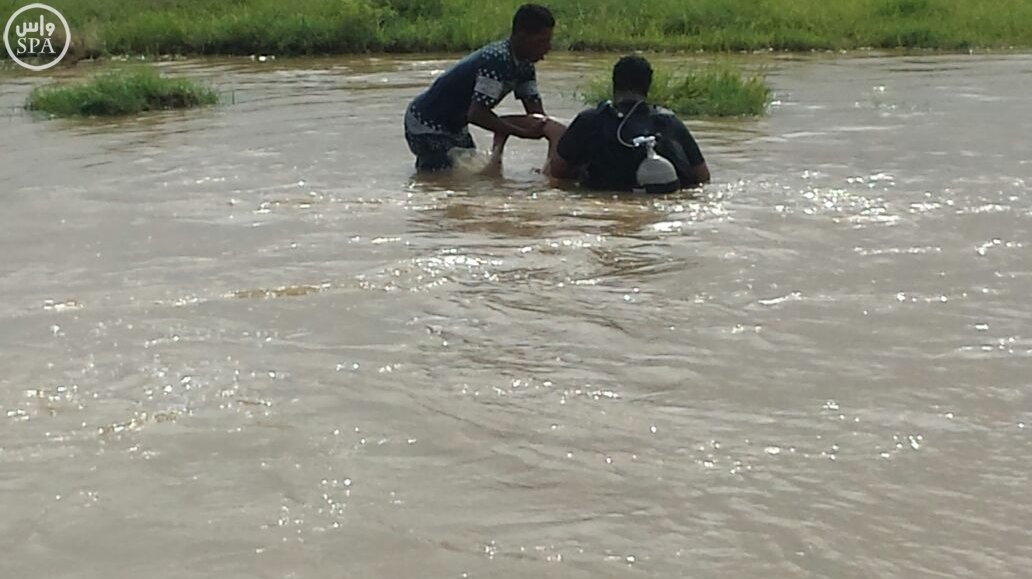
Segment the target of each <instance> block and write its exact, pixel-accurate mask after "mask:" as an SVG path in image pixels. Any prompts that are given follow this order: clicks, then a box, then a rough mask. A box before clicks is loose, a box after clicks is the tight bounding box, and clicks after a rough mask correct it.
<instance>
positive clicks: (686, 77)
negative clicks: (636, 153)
mask: <svg viewBox="0 0 1032 579" xmlns="http://www.w3.org/2000/svg"><path fill="white" fill-rule="evenodd" d="M611 87H612V77H611V75H610V74H608V73H607V74H604V75H601V76H598V77H595V78H594V79H592V81H591V82H590V84H589V85H588V86H587V88H586V89H585V90H584V91H583V93H582V94H581V97H582V100H583V101H584V102H585V103H587V104H591V105H594V104H598V103H600V102H602V101H604V100H606V99H609V98H611V95H612V90H611ZM769 97H770V87H769V86H767V83H766V81H765V80H764V78H763V76H762V75H760V74H756V75H749V74H746V73H744V72H742V71H741V70H740V69H739V68H736V67H733V66H731V65H729V64H724V63H717V64H709V65H703V66H699V67H694V68H689V69H686V70H668V69H666V68H659V67H657V68H656V70H655V72H654V73H653V78H652V89H651V90H650V91H649V102H650V103H652V104H656V105H660V106H663V107H666V108H668V109H670V110H672V111H674V112H675V113H677V114H678V115H681V116H684V117H742V116H759V115H762V114H763V113H764V112H765V111H766V109H767V101H768V99H769Z"/></svg>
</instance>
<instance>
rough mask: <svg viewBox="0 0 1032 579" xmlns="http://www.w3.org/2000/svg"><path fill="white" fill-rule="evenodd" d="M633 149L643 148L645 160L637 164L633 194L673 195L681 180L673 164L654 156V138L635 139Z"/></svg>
mask: <svg viewBox="0 0 1032 579" xmlns="http://www.w3.org/2000/svg"><path fill="white" fill-rule="evenodd" d="M631 142H632V143H634V146H635V147H642V146H644V147H645V158H644V159H642V161H641V163H640V164H638V171H637V173H635V175H636V176H637V181H638V187H636V188H635V189H634V192H635V193H673V192H675V191H679V190H680V189H681V179H680V177H678V176H677V169H675V168H674V164H673V163H671V162H670V161H668V160H666V159H665V158H663V157H661V156H659V155H657V154H656V137H655V136H653V135H648V136H644V135H643V136H640V137H635V138H634V140H633V141H631Z"/></svg>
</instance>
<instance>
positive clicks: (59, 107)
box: [25, 68, 218, 117]
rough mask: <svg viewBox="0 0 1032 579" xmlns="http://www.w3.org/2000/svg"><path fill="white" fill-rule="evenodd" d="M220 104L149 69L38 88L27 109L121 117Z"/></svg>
mask: <svg viewBox="0 0 1032 579" xmlns="http://www.w3.org/2000/svg"><path fill="white" fill-rule="evenodd" d="M217 102H218V95H217V94H216V93H215V91H213V90H212V89H210V88H208V87H204V86H201V85H198V84H196V83H194V82H192V81H190V80H187V79H174V78H167V77H163V76H161V75H159V74H158V73H157V71H155V70H153V69H150V68H130V69H125V70H119V71H114V72H109V73H105V74H101V75H98V76H96V77H94V78H93V79H92V80H90V81H88V82H86V83H84V84H75V85H49V86H39V87H36V88H35V89H33V90H32V93H30V94H29V99H28V102H27V103H26V105H25V108H27V109H29V110H33V111H42V112H45V113H49V114H51V115H55V116H59V117H71V116H118V115H131V114H135V113H140V112H144V111H155V110H167V109H184V108H191V107H197V106H202V105H212V104H215V103H217Z"/></svg>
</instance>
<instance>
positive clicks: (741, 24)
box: [0, 0, 1032, 57]
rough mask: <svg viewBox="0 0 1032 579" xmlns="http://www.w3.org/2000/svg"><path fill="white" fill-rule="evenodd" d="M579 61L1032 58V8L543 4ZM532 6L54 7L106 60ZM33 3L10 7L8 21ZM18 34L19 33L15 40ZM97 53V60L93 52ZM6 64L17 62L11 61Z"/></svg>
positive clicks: (501, 22) (904, 2) (476, 18)
mask: <svg viewBox="0 0 1032 579" xmlns="http://www.w3.org/2000/svg"><path fill="white" fill-rule="evenodd" d="M539 1H541V2H542V3H544V4H546V5H548V6H549V7H550V8H551V9H552V11H553V12H554V13H555V15H556V18H557V19H558V28H557V30H556V40H555V45H556V48H558V49H563V48H570V49H575V50H628V49H643V50H707V51H738V50H759V49H767V48H773V49H776V50H796V51H802V50H811V49H820V50H823V49H831V50H835V49H854V48H861V47H872V48H900V47H903V48H929V49H940V50H963V49H967V48H973V47H984V48H1003V47H1010V46H1017V47H1032V26H1030V25H1029V24H1028V23H1029V22H1032V0H966V1H961V0H634V1H628V0H539ZM522 2H523V0H493V1H491V2H484V1H483V0H291V1H290V2H283V1H282V0H219V1H217V2H213V1H211V0H132V2H130V3H129V4H128V5H127V4H126V2H125V1H124V0H50V2H49V3H50V4H51V5H53V6H55V7H56V8H58V9H59V10H61V11H62V13H64V14H65V16H67V17H68V19H69V21H70V22H71V25H72V27H73V37H79V38H86V39H88V43H87V44H89V45H95V46H87V47H85V48H84V50H85V49H88V48H96V49H97V50H100V51H101V52H103V53H107V54H161V53H179V54H253V53H273V54H278V55H281V56H285V55H297V54H338V53H353V52H364V51H388V52H392V51H430V50H447V51H462V50H468V49H471V48H474V47H477V46H480V45H481V44H483V43H485V42H487V41H490V40H492V39H496V38H499V37H502V36H504V35H505V34H507V32H508V29H509V25H510V22H511V19H512V14H513V11H514V9H515V8H516V6H518V5H519V4H520V3H522ZM25 3H26V2H25V0H0V18H3V19H4V20H6V17H7V15H9V14H11V13H12V12H13V11H14V10H15V9H16V8H18V7H20V6H22V5H24V4H25ZM12 34H13V33H12ZM87 52H88V51H87ZM0 56H4V57H6V55H5V54H2V51H0Z"/></svg>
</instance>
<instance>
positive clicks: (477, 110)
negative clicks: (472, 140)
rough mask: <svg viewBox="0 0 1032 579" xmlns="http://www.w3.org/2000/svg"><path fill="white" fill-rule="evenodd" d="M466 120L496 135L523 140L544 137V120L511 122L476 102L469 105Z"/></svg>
mask: <svg viewBox="0 0 1032 579" xmlns="http://www.w3.org/2000/svg"><path fill="white" fill-rule="evenodd" d="M466 118H467V119H468V120H469V122H470V123H473V124H474V125H476V126H478V127H481V128H483V129H487V130H489V131H491V132H493V133H495V134H500V135H506V136H508V135H513V136H516V137H520V138H523V139H540V138H541V136H542V133H541V129H542V127H543V125H544V121H543V120H539V121H537V122H533V123H519V124H516V123H512V122H509V121H507V120H505V119H502V118H501V117H499V116H498V115H496V114H495V113H494V111H492V110H491V109H489V108H487V107H485V106H484V105H482V104H480V103H478V102H476V101H473V102H472V103H471V104H470V105H469V110H468V111H467V112H466Z"/></svg>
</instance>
